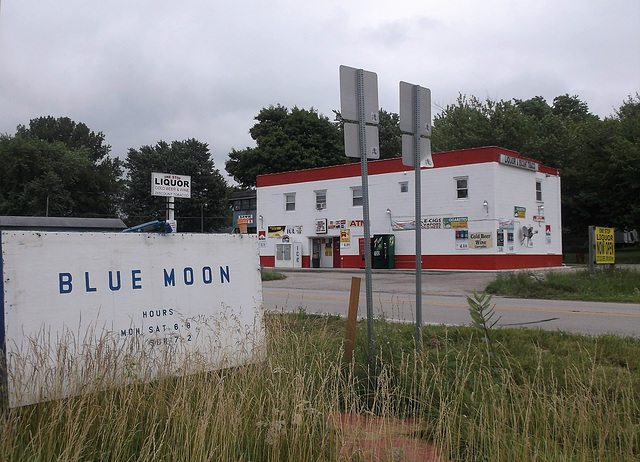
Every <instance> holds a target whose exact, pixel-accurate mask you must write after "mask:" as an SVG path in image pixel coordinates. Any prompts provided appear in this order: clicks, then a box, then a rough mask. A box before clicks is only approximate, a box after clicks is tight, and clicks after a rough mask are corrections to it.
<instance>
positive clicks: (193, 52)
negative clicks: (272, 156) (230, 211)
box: [0, 0, 640, 171]
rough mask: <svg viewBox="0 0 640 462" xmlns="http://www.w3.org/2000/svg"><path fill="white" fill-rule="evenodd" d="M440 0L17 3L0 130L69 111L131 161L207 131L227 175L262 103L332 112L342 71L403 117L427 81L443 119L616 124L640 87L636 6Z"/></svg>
mask: <svg viewBox="0 0 640 462" xmlns="http://www.w3.org/2000/svg"><path fill="white" fill-rule="evenodd" d="M432 3H434V2H418V1H410V0H399V1H398V2H392V3H390V2H382V1H367V2H365V1H354V2H348V3H345V2H338V1H335V0H326V1H323V2H295V1H292V0H274V1H272V2H258V1H255V0H241V1H239V2H235V3H220V2H208V1H205V0H186V1H183V2H169V1H166V0H156V1H151V0H137V1H136V2H128V1H124V0H113V1H111V2H91V1H86V0H68V1H66V2H63V3H56V4H54V3H50V2H35V1H34V0H21V1H19V2H18V1H14V2H4V3H3V4H2V6H1V8H2V11H1V13H0V63H2V64H1V65H0V66H2V67H1V68H0V108H2V109H1V110H0V133H10V134H12V133H14V132H15V127H16V125H18V124H27V123H28V122H29V120H30V119H31V118H35V117H40V116H46V115H52V116H56V117H58V116H68V117H71V118H72V119H74V120H76V121H78V122H85V123H86V124H87V125H89V127H90V128H91V129H93V130H96V131H102V132H103V133H105V135H106V137H107V142H108V143H110V144H111V145H112V146H113V151H112V154H113V155H118V156H124V155H126V152H127V149H128V148H139V147H140V146H142V145H146V144H155V143H156V142H157V141H159V140H165V141H172V140H182V139H186V138H191V137H195V138H197V139H199V140H200V141H203V142H206V143H208V144H209V146H210V148H211V151H212V153H213V155H214V159H215V161H216V165H217V167H218V168H219V169H220V170H221V171H223V170H224V162H225V160H226V156H227V154H228V152H230V150H231V148H236V149H243V148H245V147H247V146H252V145H253V141H252V140H251V138H250V137H249V135H248V130H249V129H250V128H251V126H252V125H253V123H254V120H253V118H254V116H255V115H256V114H257V113H258V112H259V111H260V109H261V108H263V107H265V106H268V105H270V104H283V105H285V106H287V107H293V106H294V105H295V106H298V107H304V108H310V107H314V108H316V109H317V110H319V111H320V112H321V113H323V114H325V115H327V116H328V117H329V118H333V115H332V110H333V109H338V108H339V105H340V100H339V97H340V95H339V85H338V67H339V66H340V65H341V64H346V65H349V66H353V67H362V68H365V69H367V70H371V71H374V72H377V73H378V79H379V93H380V96H379V99H380V104H381V106H382V107H384V108H385V109H387V110H391V111H397V110H398V82H399V81H400V80H404V81H408V82H412V83H417V84H420V85H423V86H427V87H430V88H431V90H432V97H433V101H434V111H436V110H437V108H438V107H443V106H446V105H448V104H452V103H454V102H455V100H456V97H457V95H458V94H459V93H463V94H468V95H475V96H478V97H479V98H486V97H488V98H492V99H510V98H520V99H528V98H531V97H534V96H538V95H539V96H543V97H545V98H546V99H547V100H548V101H551V100H552V99H553V98H554V97H555V96H558V95H561V94H565V93H569V94H572V95H573V94H577V95H578V96H580V98H582V99H583V100H584V101H586V102H587V103H588V104H589V107H590V109H591V110H592V112H594V113H596V114H598V115H600V116H601V117H605V116H608V115H610V114H612V113H613V110H614V109H615V108H617V107H619V106H620V104H621V103H622V102H623V100H624V99H625V98H626V97H627V95H629V94H634V93H635V92H637V91H640V58H639V56H640V32H639V28H638V27H637V24H638V22H639V20H640V3H638V2H637V1H636V0H612V1H609V2H600V1H596V0H572V1H565V2H553V1H550V0H548V1H541V2H535V3H531V2H524V1H513V2H506V1H501V0H493V1H489V2H482V3H478V2H475V1H472V0H461V1H457V2H438V4H432ZM440 3H442V4H440Z"/></svg>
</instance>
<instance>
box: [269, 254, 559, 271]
mask: <svg viewBox="0 0 640 462" xmlns="http://www.w3.org/2000/svg"><path fill="white" fill-rule="evenodd" d="M260 263H261V264H262V266H264V267H273V266H274V265H275V257H271V256H261V257H260ZM309 263H310V259H309V256H308V255H303V256H302V266H303V268H309V267H310V264H309ZM558 266H562V255H514V254H502V255H471V254H465V255H423V256H422V268H423V269H426V270H445V269H446V270H508V269H520V268H553V267H558ZM363 267H364V262H363V261H362V259H361V258H360V256H359V255H343V256H342V268H363ZM396 268H398V269H414V268H415V255H396Z"/></svg>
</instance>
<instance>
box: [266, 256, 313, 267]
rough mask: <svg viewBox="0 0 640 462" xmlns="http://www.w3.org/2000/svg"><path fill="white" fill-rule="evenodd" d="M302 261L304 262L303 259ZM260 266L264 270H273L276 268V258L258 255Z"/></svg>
mask: <svg viewBox="0 0 640 462" xmlns="http://www.w3.org/2000/svg"><path fill="white" fill-rule="evenodd" d="M302 258H303V261H304V257H302ZM260 265H262V266H263V267H265V268H273V267H274V266H276V257H275V255H260Z"/></svg>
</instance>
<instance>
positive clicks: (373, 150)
mask: <svg viewBox="0 0 640 462" xmlns="http://www.w3.org/2000/svg"><path fill="white" fill-rule="evenodd" d="M364 136H365V141H364V142H365V146H366V149H367V152H366V156H367V159H379V158H380V141H379V139H378V127H377V126H376V125H367V126H365V128H364ZM344 150H345V154H346V155H347V157H357V158H360V157H362V146H361V145H360V126H359V125H358V124H352V123H346V122H345V124H344Z"/></svg>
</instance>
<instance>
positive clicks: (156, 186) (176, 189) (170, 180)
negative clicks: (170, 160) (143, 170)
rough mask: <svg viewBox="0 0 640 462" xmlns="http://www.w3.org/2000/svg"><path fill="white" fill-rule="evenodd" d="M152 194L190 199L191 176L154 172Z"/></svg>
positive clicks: (152, 175)
mask: <svg viewBox="0 0 640 462" xmlns="http://www.w3.org/2000/svg"><path fill="white" fill-rule="evenodd" d="M151 195H152V196H165V197H182V198H185V199H189V198H190V197H191V177H190V176H188V175H174V174H172V173H152V174H151Z"/></svg>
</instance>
